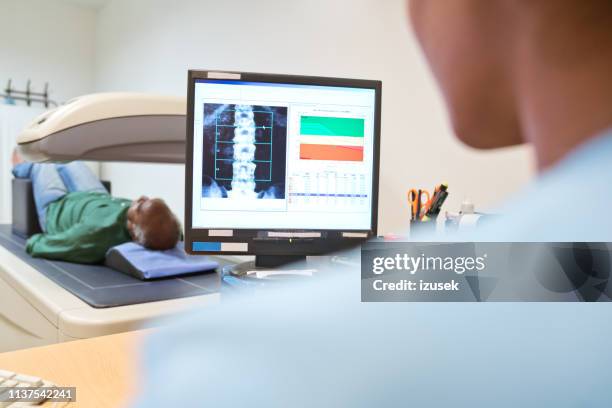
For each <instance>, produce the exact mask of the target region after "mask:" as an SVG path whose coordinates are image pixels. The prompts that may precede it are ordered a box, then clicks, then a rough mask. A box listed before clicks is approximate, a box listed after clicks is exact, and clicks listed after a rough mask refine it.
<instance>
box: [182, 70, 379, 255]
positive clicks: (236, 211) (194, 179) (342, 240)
mask: <svg viewBox="0 0 612 408" xmlns="http://www.w3.org/2000/svg"><path fill="white" fill-rule="evenodd" d="M381 88H382V83H381V82H380V81H370V80H357V79H340V78H323V77H306V76H290V75H272V74H258V73H235V72H216V71H215V72H212V71H189V77H188V107H187V154H186V166H185V169H186V176H185V180H186V183H185V184H186V194H185V209H186V213H185V224H186V225H185V248H186V250H187V251H188V252H189V253H191V254H228V255H229V254H233V255H256V256H257V259H258V264H259V265H263V264H264V263H267V264H280V263H282V262H286V261H288V260H291V259H294V258H295V257H303V256H306V255H318V254H324V253H328V252H330V251H335V250H339V249H343V248H346V247H347V246H351V245H356V244H359V243H361V242H362V241H363V240H365V239H367V238H368V237H371V236H375V235H376V233H377V212H378V169H379V156H380V152H379V148H380V105H381Z"/></svg>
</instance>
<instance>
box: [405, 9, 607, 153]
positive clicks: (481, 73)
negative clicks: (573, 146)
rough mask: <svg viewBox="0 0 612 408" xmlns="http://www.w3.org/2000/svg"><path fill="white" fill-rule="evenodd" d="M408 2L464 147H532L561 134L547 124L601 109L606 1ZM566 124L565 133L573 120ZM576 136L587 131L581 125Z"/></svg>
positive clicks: (417, 32) (421, 41)
mask: <svg viewBox="0 0 612 408" xmlns="http://www.w3.org/2000/svg"><path fill="white" fill-rule="evenodd" d="M407 2H408V8H409V12H410V19H411V22H412V27H413V29H414V32H415V34H416V37H417V39H418V41H419V42H420V44H421V46H422V49H423V51H424V54H425V56H426V58H427V60H428V61H429V64H430V67H431V69H432V71H433V74H434V76H435V77H436V79H437V81H438V83H439V85H440V88H441V90H442V93H443V95H444V98H445V100H446V103H447V107H448V111H449V114H450V119H451V122H452V125H453V128H454V130H455V133H456V135H457V136H458V137H459V139H461V140H462V141H463V142H465V143H466V144H468V145H470V146H473V147H477V148H495V147H502V146H509V145H514V144H518V143H522V142H524V141H530V142H533V141H534V140H533V139H534V137H533V134H535V133H537V134H538V135H539V134H542V133H546V136H547V137H559V133H562V132H563V129H559V128H555V127H554V126H552V125H551V126H548V124H547V123H546V122H548V123H553V122H557V123H560V119H562V118H567V117H568V116H569V115H570V114H574V115H576V116H577V117H587V116H588V115H589V114H590V112H588V109H592V107H593V106H594V105H596V104H598V105H603V103H602V101H601V99H600V98H599V99H598V97H597V96H596V95H598V92H602V88H605V86H602V82H601V81H602V79H603V75H604V73H605V72H609V68H610V65H609V63H606V62H603V61H604V59H606V58H608V62H609V61H612V59H610V58H609V57H610V55H611V54H610V51H609V50H610V46H611V41H610V40H611V39H612V1H610V0H452V1H437V0H407ZM596 73H597V75H596ZM596 77H599V81H600V82H596V81H595V80H594V79H593V78H596ZM608 78H609V76H608ZM607 83H608V85H609V80H608V82H607ZM609 93H610V91H608V94H609ZM594 96H595V97H594ZM589 99H590V101H589V102H590V105H591V106H589V103H586V104H585V102H586V101H587V100H589ZM568 101H569V102H568ZM573 104H575V105H573ZM585 105H586V106H587V107H585ZM580 109H585V110H586V111H584V112H583V111H581V110H580ZM568 119H569V120H568V121H569V122H570V126H571V121H572V120H573V119H574V118H568ZM599 122H602V120H599ZM542 123H545V126H546V129H545V130H546V131H547V132H544V131H542V129H541V128H542V125H541V124H542ZM574 130H575V133H579V132H588V131H590V129H588V127H587V126H586V124H585V125H584V126H583V128H580V129H578V128H576V129H574ZM536 147H537V146H536Z"/></svg>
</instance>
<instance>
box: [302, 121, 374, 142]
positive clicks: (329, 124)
mask: <svg viewBox="0 0 612 408" xmlns="http://www.w3.org/2000/svg"><path fill="white" fill-rule="evenodd" d="M364 127H365V119H356V118H334V117H328V116H302V117H301V118H300V133H301V134H302V135H311V136H350V137H363V134H364Z"/></svg>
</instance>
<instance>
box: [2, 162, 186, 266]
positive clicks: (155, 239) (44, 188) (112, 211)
mask: <svg viewBox="0 0 612 408" xmlns="http://www.w3.org/2000/svg"><path fill="white" fill-rule="evenodd" d="M13 175H14V176H15V177H18V178H30V179H31V180H32V187H33V190H34V201H35V203H36V209H37V212H38V219H39V222H40V226H41V229H42V230H43V231H44V232H43V233H42V234H36V235H33V236H32V237H30V238H29V239H28V242H27V246H26V251H27V252H28V253H29V254H31V255H32V256H35V257H43V258H48V259H56V260H64V261H70V262H79V263H100V262H103V261H104V257H105V254H106V252H107V251H108V249H110V248H111V247H114V246H116V245H119V244H122V243H125V242H128V241H135V242H137V243H139V244H141V245H143V246H145V247H147V248H150V249H155V250H163V249H170V248H173V247H174V246H175V245H176V244H177V242H178V240H179V238H180V235H181V228H180V225H179V222H178V220H177V218H176V216H175V215H174V214H173V213H172V211H170V209H169V208H168V206H167V205H166V203H165V202H164V201H163V200H161V199H159V198H153V199H151V198H148V197H144V196H143V197H140V198H139V199H137V200H134V201H132V200H128V199H123V198H117V197H112V196H111V195H110V194H109V193H108V192H107V191H106V189H105V188H104V186H103V185H102V183H100V180H98V178H97V177H96V176H95V175H94V174H93V173H92V172H91V170H90V169H89V168H88V167H87V166H86V165H84V164H83V163H80V162H72V163H69V164H49V163H43V164H38V163H17V164H16V165H15V167H14V168H13Z"/></svg>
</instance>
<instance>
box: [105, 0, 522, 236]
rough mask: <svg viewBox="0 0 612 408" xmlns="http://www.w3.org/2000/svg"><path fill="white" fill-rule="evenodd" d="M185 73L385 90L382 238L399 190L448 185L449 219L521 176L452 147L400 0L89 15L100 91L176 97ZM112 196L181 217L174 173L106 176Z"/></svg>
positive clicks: (111, 8) (492, 199) (113, 169)
mask: <svg viewBox="0 0 612 408" xmlns="http://www.w3.org/2000/svg"><path fill="white" fill-rule="evenodd" d="M188 68H216V69H228V70H244V71H255V72H277V73H292V74H305V75H325V76H341V77H356V78H368V79H380V80H382V81H383V84H384V85H383V86H384V90H383V121H382V160H381V161H382V169H381V182H380V193H381V201H380V216H381V217H380V227H381V230H382V231H385V232H389V231H400V230H401V229H402V228H403V227H405V226H406V225H407V224H408V217H409V210H408V206H407V203H406V190H407V189H408V188H410V187H413V186H421V187H426V188H431V187H432V186H433V185H434V184H435V183H439V182H442V181H448V182H449V184H450V191H451V195H450V199H449V201H448V204H447V206H446V208H447V209H456V208H457V207H458V205H459V203H460V202H461V201H462V200H463V198H464V197H470V198H471V199H472V200H473V201H474V202H475V203H476V204H477V206H478V207H480V208H486V207H490V206H491V205H493V204H495V203H498V202H499V201H500V200H502V199H504V198H505V197H506V196H507V195H508V194H509V193H511V192H513V191H515V190H516V189H517V188H519V186H521V185H523V184H524V183H525V182H526V180H528V179H529V177H530V176H531V156H530V155H529V153H528V152H527V151H526V150H525V149H512V150H505V151H498V152H495V153H481V152H476V151H473V150H470V149H467V148H465V147H463V146H461V145H460V144H459V143H458V142H456V141H455V139H454V138H453V136H452V135H451V132H450V130H449V127H448V125H447V121H446V117H445V114H444V110H443V106H442V103H441V99H440V96H439V94H438V92H437V90H436V89H435V87H434V84H433V81H432V79H431V77H430V75H429V73H428V71H427V69H426V66H425V64H424V62H423V60H422V58H421V55H420V53H419V51H418V49H417V47H416V45H415V42H414V39H413V38H412V36H411V34H410V33H409V30H408V28H407V23H406V17H405V10H404V1H403V0H333V1H329V0H309V1H305V0H258V1H253V0H234V1H226V2H220V1H212V0H176V1H173V2H169V1H164V0H122V1H113V2H111V3H110V4H108V5H106V6H105V7H104V8H102V9H101V10H100V11H99V16H98V24H97V34H96V71H95V83H96V89H97V90H99V91H108V90H132V91H147V92H159V93H166V94H175V95H184V94H185V91H186V72H187V69H188ZM102 173H103V176H105V177H106V178H110V179H111V180H112V181H113V183H114V191H115V193H117V194H119V195H124V196H128V197H134V196H136V195H139V194H141V193H145V194H150V195H159V196H162V197H164V198H166V199H167V200H168V201H169V202H170V203H171V205H172V207H173V208H174V209H175V211H177V212H178V213H179V214H182V212H183V188H184V186H183V168H182V166H167V165H166V166H164V165H147V166H143V165H139V164H105V165H103V169H102Z"/></svg>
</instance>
